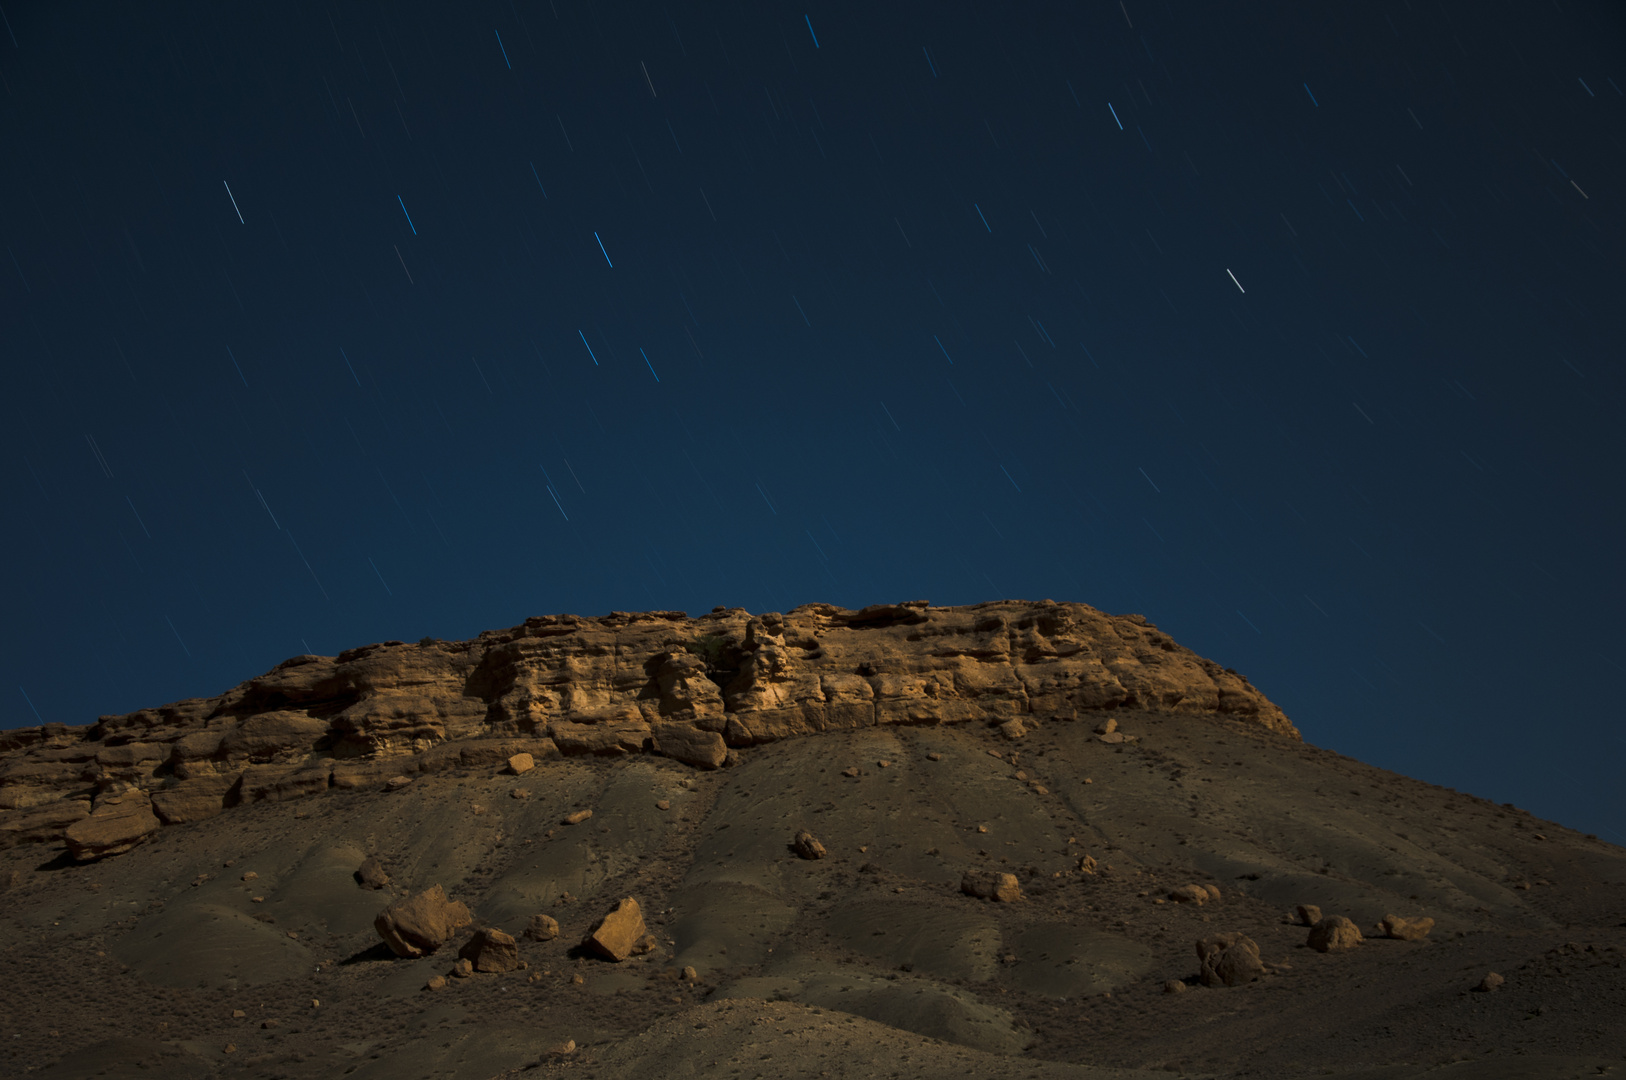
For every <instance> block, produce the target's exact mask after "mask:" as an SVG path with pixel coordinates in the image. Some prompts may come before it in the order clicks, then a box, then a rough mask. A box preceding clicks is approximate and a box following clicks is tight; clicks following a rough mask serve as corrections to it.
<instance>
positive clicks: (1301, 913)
mask: <svg viewBox="0 0 1626 1080" xmlns="http://www.w3.org/2000/svg"><path fill="white" fill-rule="evenodd" d="M1294 914H1295V915H1296V916H1297V917H1298V923H1299V925H1300V926H1314V925H1315V924H1316V923H1318V922H1320V921H1321V909H1320V908H1318V907H1316V906H1315V905H1314V904H1300V905H1299V906H1298V907H1297V908H1296V909H1295V911H1294Z"/></svg>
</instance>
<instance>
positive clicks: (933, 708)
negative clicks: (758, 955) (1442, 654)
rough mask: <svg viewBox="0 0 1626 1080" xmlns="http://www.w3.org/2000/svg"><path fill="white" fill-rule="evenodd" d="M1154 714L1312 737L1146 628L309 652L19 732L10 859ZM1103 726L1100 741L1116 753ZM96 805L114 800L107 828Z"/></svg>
mask: <svg viewBox="0 0 1626 1080" xmlns="http://www.w3.org/2000/svg"><path fill="white" fill-rule="evenodd" d="M1149 708H1156V709H1160V710H1167V711H1175V712H1190V713H1201V714H1222V715H1226V716H1230V717H1233V718H1236V719H1240V720H1243V721H1245V722H1248V723H1252V724H1256V725H1258V726H1259V727H1260V728H1262V729H1264V730H1266V731H1269V732H1273V733H1275V734H1278V735H1280V736H1282V737H1283V738H1287V739H1293V740H1297V739H1298V731H1297V729H1296V728H1295V727H1294V726H1293V725H1292V723H1290V722H1289V721H1288V719H1287V717H1286V716H1284V715H1283V713H1282V711H1281V709H1279V708H1277V707H1276V706H1275V705H1273V704H1272V703H1271V702H1270V701H1268V700H1267V699H1266V698H1265V697H1264V696H1263V695H1262V694H1260V693H1259V692H1258V691H1257V690H1255V689H1254V688H1253V687H1252V686H1250V685H1249V684H1248V681H1247V679H1246V678H1244V677H1242V676H1240V675H1237V674H1236V673H1234V672H1233V671H1231V670H1229V669H1226V668H1222V667H1220V666H1219V665H1218V664H1215V663H1214V662H1212V661H1210V660H1206V659H1204V658H1202V657H1200V656H1197V655H1196V654H1194V653H1192V652H1191V651H1189V650H1187V649H1184V648H1182V647H1180V646H1179V645H1177V644H1176V643H1175V642H1174V641H1172V640H1171V639H1169V638H1168V637H1167V636H1166V635H1164V634H1163V633H1161V632H1160V631H1158V629H1157V628H1156V627H1155V626H1153V625H1152V624H1150V623H1148V622H1147V621H1146V620H1145V619H1144V618H1142V617H1141V616H1139V615H1121V616H1108V615H1105V614H1102V613H1101V612H1099V611H1097V610H1095V609H1094V608H1091V607H1089V606H1088V605H1085V604H1058V603H1054V602H1051V601H1040V602H1027V601H1014V600H1010V601H995V602H991V603H985V604H975V605H970V606H966V607H947V608H933V607H931V606H930V605H929V604H927V603H926V602H925V601H908V602H905V603H899V604H880V605H875V606H873V607H868V608H864V609H862V610H860V611H851V610H848V609H846V608H841V607H837V606H835V605H833V604H804V605H802V606H801V607H798V608H796V609H794V610H793V611H791V612H789V613H787V614H780V613H778V612H769V613H767V614H763V615H751V614H749V613H748V612H746V611H744V610H742V609H739V608H717V609H714V610H713V611H712V612H711V613H710V614H708V615H704V616H701V617H700V618H695V619H690V618H688V617H687V616H686V615H685V614H684V613H683V612H677V611H650V612H638V613H628V612H611V613H610V614H609V615H606V616H602V617H600V618H583V617H580V616H576V615H548V616H539V617H535V618H530V619H527V620H526V621H525V622H524V623H523V624H522V625H520V626H516V627H512V628H510V629H507V630H492V631H487V632H486V633H483V634H481V635H480V636H479V637H478V638H475V639H473V640H470V641H458V642H447V641H434V642H430V641H425V642H423V643H420V644H417V645H408V644H405V643H403V642H400V641H386V642H383V643H381V644H377V645H368V646H363V647H361V648H357V649H349V650H346V651H345V652H342V653H340V654H339V655H337V656H315V655H309V654H307V655H302V656H296V657H293V658H291V659H289V660H285V661H283V662H282V663H281V664H278V665H277V666H276V667H275V668H273V669H272V670H271V671H269V672H267V673H266V674H264V675H261V676H259V677H257V678H254V679H250V680H248V681H247V682H245V683H242V684H241V685H238V686H236V687H233V688H231V689H230V690H227V691H226V692H225V693H222V694H219V695H216V696H214V697H208V698H189V699H187V700H185V701H179V702H175V703H172V704H169V705H162V706H157V707H154V708H147V709H139V710H137V711H135V712H132V713H126V714H122V715H109V716H102V717H100V718H99V719H98V720H97V721H96V723H94V724H91V725H87V726H84V727H69V726H67V725H64V724H45V725H41V726H39V727H33V728H21V729H17V730H14V731H8V732H5V733H3V737H0V845H3V844H11V843H17V842H27V841H32V840H45V841H51V840H62V841H66V842H68V843H70V844H72V845H75V846H74V847H73V851H74V853H75V855H76V857H80V858H97V857H100V856H103V855H109V854H117V853H118V852H119V851H122V850H127V849H128V847H129V846H130V845H132V844H134V843H138V842H139V841H140V840H141V838H142V837H144V836H146V835H148V834H149V833H150V832H152V831H153V830H154V829H156V828H157V827H158V825H159V824H162V825H180V824H185V823H187V822H192V821H198V820H201V819H203V818H207V817H212V816H214V815H215V814H219V813H221V812H223V811H226V810H230V809H231V808H232V807H234V806H237V805H239V804H243V803H253V802H257V801H280V800H284V799H297V798H305V797H308V796H311V795H316V794H320V793H321V792H324V791H326V790H328V789H329V788H357V787H374V788H377V789H379V790H400V789H404V788H406V787H407V785H409V784H410V783H411V781H412V780H413V779H414V777H415V776H417V775H420V774H424V773H433V772H438V771H441V770H446V769H454V768H461V769H469V768H491V769H492V770H493V771H495V770H497V769H503V768H506V769H507V770H508V771H510V772H513V773H522V772H525V771H527V770H526V765H525V762H526V759H527V756H528V757H529V759H530V762H531V766H532V767H533V768H542V767H544V766H545V765H546V763H547V762H548V761H550V760H556V759H558V758H559V757H560V756H561V755H562V754H582V755H589V754H590V755H601V756H619V755H627V754H642V753H659V754H664V755H666V756H668V757H671V758H673V759H675V760H678V761H682V762H685V763H687V764H689V765H693V766H695V767H698V768H708V769H709V768H718V767H721V766H723V765H725V764H726V763H728V762H729V761H730V760H731V755H733V754H735V753H736V751H737V748H742V747H749V746H753V745H756V744H758V743H764V742H769V741H772V740H776V739H784V738H790V737H794V736H803V735H812V734H816V733H818V732H822V731H828V730H832V729H843V728H855V727H867V726H873V725H887V724H914V725H919V724H957V723H966V722H973V721H974V722H977V723H986V724H987V725H988V727H989V733H990V736H991V737H997V735H998V734H999V733H1003V736H1004V737H1005V738H1020V737H1022V735H1024V734H1026V733H1028V732H1031V731H1034V730H1037V729H1039V728H1042V726H1043V725H1045V724H1047V723H1057V722H1073V721H1079V720H1084V719H1086V718H1088V717H1092V716H1095V715H1097V714H1100V713H1103V712H1115V713H1119V714H1121V713H1123V712H1124V711H1126V710H1135V709H1149ZM1106 721H1107V722H1106V723H1104V724H1102V725H1101V727H1102V728H1103V729H1104V730H1105V731H1106V732H1108V734H1107V735H1104V736H1102V737H1103V738H1113V737H1119V736H1121V735H1122V733H1121V732H1119V731H1117V730H1116V720H1115V719H1114V718H1113V717H1111V716H1109V717H1107V718H1106ZM1091 722H1092V723H1093V721H1091ZM130 791H134V792H135V794H128V792H130ZM87 799H98V800H100V801H98V802H97V803H96V805H95V808H94V810H93V811H92V812H91V813H89V814H87V813H85V810H86V809H87V807H85V806H84V805H83V803H84V802H85V800H87ZM114 800H121V801H117V802H115V801H114ZM81 819H85V820H83V821H81ZM154 823H157V824H154ZM70 829H72V830H74V837H75V839H72V840H69V839H68V837H67V835H66V833H67V831H68V830H70Z"/></svg>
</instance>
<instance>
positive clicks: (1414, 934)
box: [1378, 915, 1434, 941]
mask: <svg viewBox="0 0 1626 1080" xmlns="http://www.w3.org/2000/svg"><path fill="white" fill-rule="evenodd" d="M1378 929H1379V930H1381V931H1382V933H1383V936H1384V937H1389V938H1398V939H1400V940H1401V941H1421V940H1423V939H1424V938H1425V937H1427V936H1428V932H1429V931H1430V930H1432V929H1434V920H1433V919H1430V918H1427V917H1424V918H1420V919H1408V918H1404V917H1403V916H1400V915H1385V916H1384V917H1383V921H1382V922H1380V923H1378Z"/></svg>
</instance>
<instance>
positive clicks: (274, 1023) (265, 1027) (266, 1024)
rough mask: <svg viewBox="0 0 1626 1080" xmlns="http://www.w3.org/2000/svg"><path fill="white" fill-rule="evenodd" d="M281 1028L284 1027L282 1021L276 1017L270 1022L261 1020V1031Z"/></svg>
mask: <svg viewBox="0 0 1626 1080" xmlns="http://www.w3.org/2000/svg"><path fill="white" fill-rule="evenodd" d="M281 1026H282V1021H281V1020H278V1019H276V1018H275V1017H272V1018H271V1019H269V1020H261V1021H260V1028H261V1030H268V1029H270V1028H274V1027H281Z"/></svg>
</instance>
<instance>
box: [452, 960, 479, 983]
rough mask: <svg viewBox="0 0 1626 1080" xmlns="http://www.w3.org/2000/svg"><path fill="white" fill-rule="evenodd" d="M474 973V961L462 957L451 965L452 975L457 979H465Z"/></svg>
mask: <svg viewBox="0 0 1626 1080" xmlns="http://www.w3.org/2000/svg"><path fill="white" fill-rule="evenodd" d="M473 975H474V961H472V960H470V959H469V958H468V957H463V958H462V959H460V960H459V961H458V962H457V963H455V964H453V965H452V976H453V977H454V978H458V979H467V978H470V977H472V976H473Z"/></svg>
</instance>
